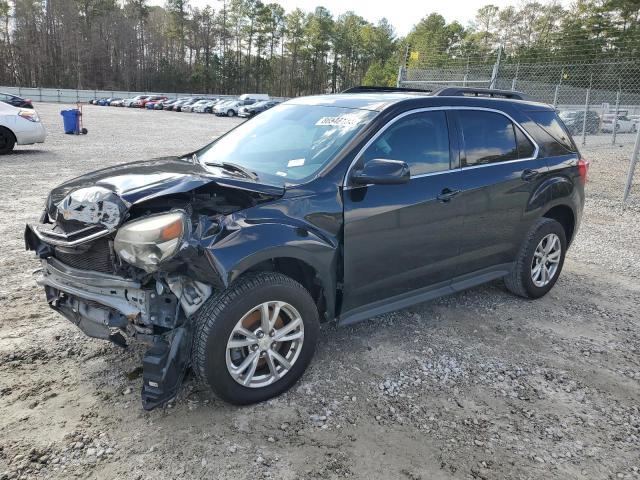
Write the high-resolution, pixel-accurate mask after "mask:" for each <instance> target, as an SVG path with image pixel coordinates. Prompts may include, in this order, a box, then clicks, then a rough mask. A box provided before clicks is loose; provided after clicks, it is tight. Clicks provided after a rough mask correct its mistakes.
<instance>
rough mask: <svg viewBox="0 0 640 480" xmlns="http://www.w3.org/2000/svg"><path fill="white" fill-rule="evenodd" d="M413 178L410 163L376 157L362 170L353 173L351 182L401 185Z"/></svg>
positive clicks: (357, 183)
mask: <svg viewBox="0 0 640 480" xmlns="http://www.w3.org/2000/svg"><path fill="white" fill-rule="evenodd" d="M410 179H411V173H410V171H409V165H407V162H403V161H401V160H386V159H384V158H374V159H371V160H369V161H368V162H367V163H366V164H365V166H364V168H363V169H362V170H355V171H354V172H353V173H352V174H351V182H352V183H354V184H356V185H370V184H374V185H399V184H401V183H408V182H409V180H410Z"/></svg>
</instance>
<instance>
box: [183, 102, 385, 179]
mask: <svg viewBox="0 0 640 480" xmlns="http://www.w3.org/2000/svg"><path fill="white" fill-rule="evenodd" d="M377 114H378V112H374V111H370V110H359V109H351V108H340V107H332V106H323V105H296V104H281V105H278V106H276V107H273V108H271V109H269V110H266V111H265V112H264V113H261V114H260V115H258V116H256V117H255V118H253V119H252V120H249V121H248V122H245V123H243V124H241V125H240V126H238V127H237V128H235V129H233V130H231V131H230V132H229V133H227V134H226V135H224V136H222V137H220V138H219V139H218V140H216V141H214V142H213V143H211V144H209V145H208V146H206V147H204V148H203V149H202V150H200V151H199V152H196V157H197V159H198V161H199V162H200V163H201V164H202V165H204V166H205V167H207V168H210V169H215V168H217V167H216V164H218V165H220V164H223V163H233V164H236V165H239V166H241V167H243V168H244V169H246V170H249V171H251V172H254V173H255V174H256V175H257V176H258V179H259V181H260V182H265V183H270V184H275V185H282V184H285V183H289V184H299V183H304V182H305V181H307V180H309V179H311V178H312V177H313V175H315V174H316V173H317V172H319V171H320V170H321V169H322V168H323V167H324V166H325V165H327V164H328V163H329V162H330V161H331V159H333V158H334V156H335V155H336V154H337V153H338V152H339V151H340V150H341V149H342V147H344V146H345V145H346V144H347V142H348V141H349V140H351V139H352V138H353V137H354V136H355V135H356V134H357V133H358V132H359V131H360V130H361V129H362V128H363V127H364V126H365V125H366V124H368V123H369V122H370V121H371V120H372V119H373V118H374V117H375V116H376V115H377ZM226 173H227V172H224V173H221V174H226Z"/></svg>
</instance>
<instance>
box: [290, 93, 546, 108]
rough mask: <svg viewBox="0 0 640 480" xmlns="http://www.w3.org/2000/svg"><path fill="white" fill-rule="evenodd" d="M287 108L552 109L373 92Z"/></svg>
mask: <svg viewBox="0 0 640 480" xmlns="http://www.w3.org/2000/svg"><path fill="white" fill-rule="evenodd" d="M285 103H287V104H289V105H310V106H311V105H318V106H328V107H339V108H351V109H359V110H372V111H377V112H381V111H383V110H386V109H387V108H389V107H392V106H398V107H400V106H402V107H404V108H406V109H410V108H428V107H443V106H460V107H463V106H474V107H484V108H495V109H499V110H502V109H504V108H505V107H506V106H507V105H508V106H509V107H513V106H516V105H517V106H518V107H526V108H527V109H528V110H538V109H542V110H553V107H552V106H551V105H547V104H544V103H539V102H535V101H530V100H515V99H509V98H493V97H483V96H462V95H457V96H434V95H431V94H430V92H376V93H333V94H327V95H314V96H309V97H299V98H294V99H291V100H288V101H287V102H285Z"/></svg>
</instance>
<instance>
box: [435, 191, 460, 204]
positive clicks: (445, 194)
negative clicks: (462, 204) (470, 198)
mask: <svg viewBox="0 0 640 480" xmlns="http://www.w3.org/2000/svg"><path fill="white" fill-rule="evenodd" d="M461 191H462V190H457V189H451V188H444V189H442V192H440V194H439V195H438V196H437V197H436V198H437V199H438V201H440V202H443V203H446V202H448V201H450V200H451V199H452V198H453V197H455V196H456V195H458V194H459V193H460V192H461Z"/></svg>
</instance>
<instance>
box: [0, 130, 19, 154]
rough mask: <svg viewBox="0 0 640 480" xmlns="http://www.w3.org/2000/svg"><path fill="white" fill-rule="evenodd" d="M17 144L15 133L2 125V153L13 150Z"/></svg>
mask: <svg viewBox="0 0 640 480" xmlns="http://www.w3.org/2000/svg"><path fill="white" fill-rule="evenodd" d="M15 144H16V137H14V136H13V133H12V132H11V131H10V130H8V129H6V128H4V127H0V155H4V154H6V153H9V152H10V151H12V150H13V147H14V146H15Z"/></svg>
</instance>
